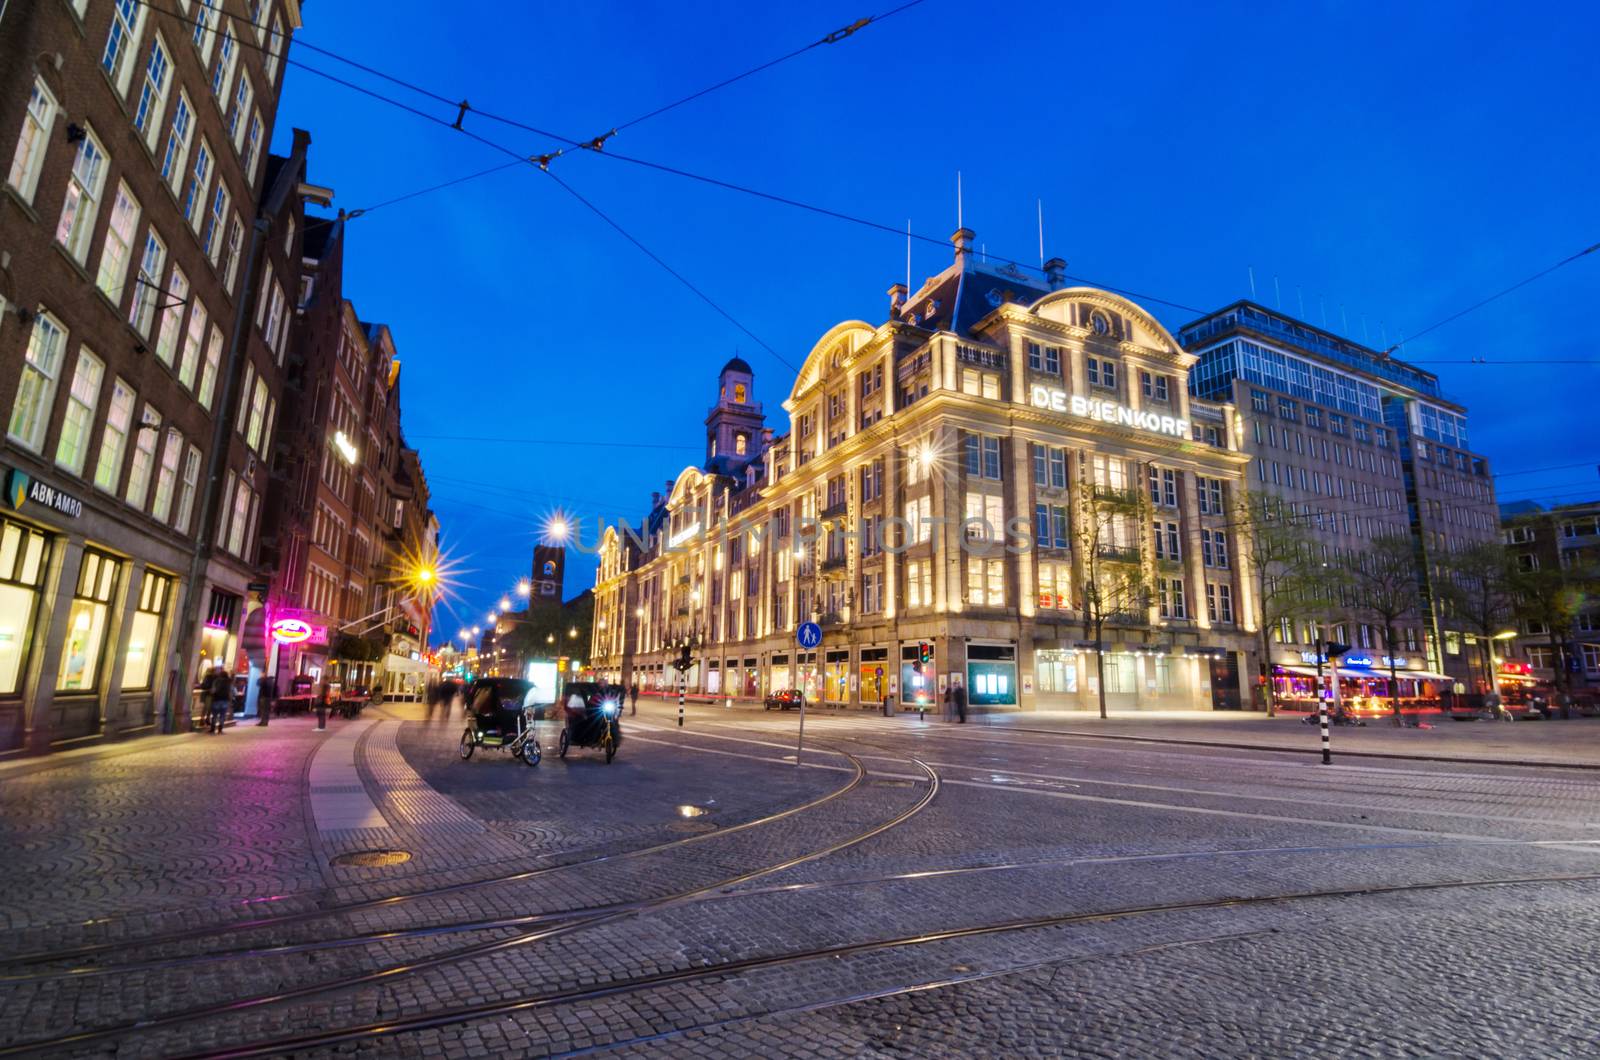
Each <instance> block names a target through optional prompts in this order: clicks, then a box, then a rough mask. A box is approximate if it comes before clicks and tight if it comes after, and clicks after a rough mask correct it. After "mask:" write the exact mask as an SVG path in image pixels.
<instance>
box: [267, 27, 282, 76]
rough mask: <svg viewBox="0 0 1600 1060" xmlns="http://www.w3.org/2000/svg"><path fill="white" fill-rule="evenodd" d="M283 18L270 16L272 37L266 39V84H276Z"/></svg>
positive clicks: (280, 56) (280, 58) (280, 60)
mask: <svg viewBox="0 0 1600 1060" xmlns="http://www.w3.org/2000/svg"><path fill="white" fill-rule="evenodd" d="M283 45H284V33H283V17H282V16H281V15H273V16H272V35H271V36H269V37H268V38H267V83H268V84H269V85H270V84H276V83H277V80H278V66H279V64H280V63H282V61H283Z"/></svg>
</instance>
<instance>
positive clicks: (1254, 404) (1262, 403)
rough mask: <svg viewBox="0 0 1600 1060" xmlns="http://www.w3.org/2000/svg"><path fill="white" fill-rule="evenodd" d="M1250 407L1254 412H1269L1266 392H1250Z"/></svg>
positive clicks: (1269, 407)
mask: <svg viewBox="0 0 1600 1060" xmlns="http://www.w3.org/2000/svg"><path fill="white" fill-rule="evenodd" d="M1250 407H1251V408H1252V409H1253V410H1255V411H1256V412H1270V411H1271V406H1270V405H1269V404H1268V401H1267V392H1266V391H1265V390H1252V391H1250Z"/></svg>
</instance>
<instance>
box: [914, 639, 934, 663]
mask: <svg viewBox="0 0 1600 1060" xmlns="http://www.w3.org/2000/svg"><path fill="white" fill-rule="evenodd" d="M917 658H918V659H919V660H920V661H921V663H922V665H924V666H927V665H928V664H929V663H931V662H933V645H932V644H929V643H928V642H927V641H923V642H922V643H920V644H918V645H917Z"/></svg>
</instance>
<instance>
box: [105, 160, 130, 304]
mask: <svg viewBox="0 0 1600 1060" xmlns="http://www.w3.org/2000/svg"><path fill="white" fill-rule="evenodd" d="M138 223H139V200H138V199H135V198H134V197H133V193H132V192H131V191H129V190H128V185H127V184H125V183H119V184H118V185H117V198H116V201H115V202H114V203H113V204H112V206H111V221H110V223H109V224H107V225H106V241H105V243H103V244H102V245H101V247H100V270H99V272H98V274H97V275H96V277H95V286H97V287H99V288H100V290H101V292H102V293H103V294H104V295H105V296H106V297H107V298H109V299H111V300H112V301H113V302H120V301H121V300H122V288H123V278H124V277H126V276H127V274H128V259H129V258H130V257H131V256H132V253H133V230H134V226H136V225H137V224H138Z"/></svg>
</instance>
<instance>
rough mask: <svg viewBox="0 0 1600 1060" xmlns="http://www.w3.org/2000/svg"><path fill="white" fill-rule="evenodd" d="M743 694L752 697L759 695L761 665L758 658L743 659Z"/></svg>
mask: <svg viewBox="0 0 1600 1060" xmlns="http://www.w3.org/2000/svg"><path fill="white" fill-rule="evenodd" d="M744 695H745V697H746V698H748V699H754V698H756V697H757V696H759V695H761V666H760V662H759V660H756V659H746V660H745V661H744Z"/></svg>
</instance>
